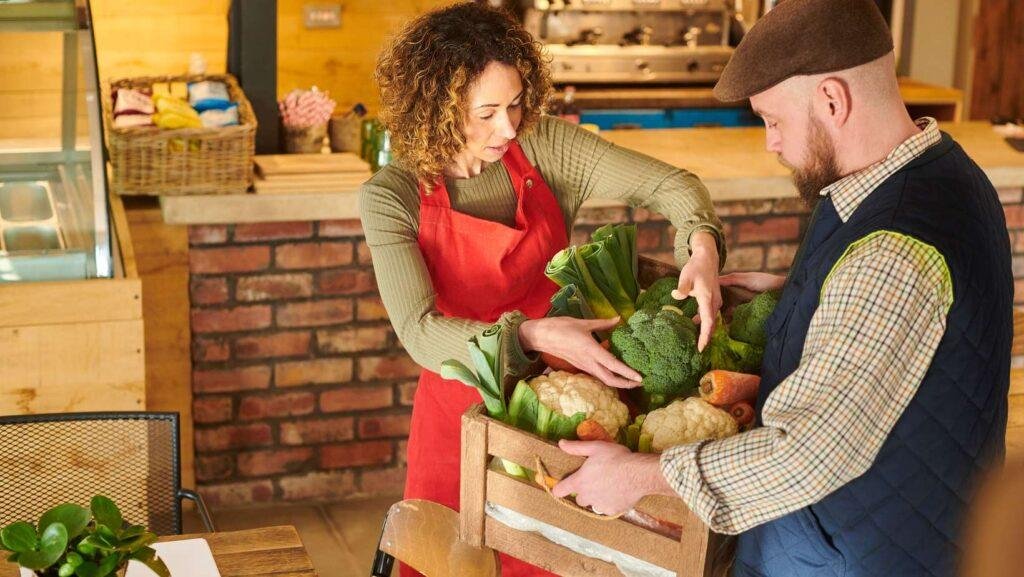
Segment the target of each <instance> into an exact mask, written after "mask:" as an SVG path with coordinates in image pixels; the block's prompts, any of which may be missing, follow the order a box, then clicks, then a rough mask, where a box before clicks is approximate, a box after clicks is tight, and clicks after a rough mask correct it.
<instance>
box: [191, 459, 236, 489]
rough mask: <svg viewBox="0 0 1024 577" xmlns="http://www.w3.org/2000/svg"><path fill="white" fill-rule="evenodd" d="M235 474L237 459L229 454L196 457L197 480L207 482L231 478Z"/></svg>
mask: <svg viewBox="0 0 1024 577" xmlns="http://www.w3.org/2000/svg"><path fill="white" fill-rule="evenodd" d="M234 474H235V460H234V459H233V458H232V457H231V456H229V455H216V456H213V457H211V456H203V455H200V456H198V457H196V481H199V482H200V483H205V482H209V481H221V480H223V479H229V478H231V477H233V476H234Z"/></svg>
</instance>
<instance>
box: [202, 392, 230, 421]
mask: <svg viewBox="0 0 1024 577" xmlns="http://www.w3.org/2000/svg"><path fill="white" fill-rule="evenodd" d="M231 415H232V408H231V397H211V396H208V395H202V396H199V397H197V398H196V399H195V400H194V401H192V418H193V419H195V422H197V423H201V424H209V423H223V422H224V421H230V420H231Z"/></svg>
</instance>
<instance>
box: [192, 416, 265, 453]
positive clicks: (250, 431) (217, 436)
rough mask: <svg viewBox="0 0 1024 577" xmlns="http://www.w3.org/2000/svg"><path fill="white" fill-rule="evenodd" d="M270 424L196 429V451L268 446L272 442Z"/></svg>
mask: <svg viewBox="0 0 1024 577" xmlns="http://www.w3.org/2000/svg"><path fill="white" fill-rule="evenodd" d="M271 441H272V437H271V431H270V425H268V424H267V423H253V424H251V425H228V426H223V427H216V428H212V429H206V428H203V429H197V430H196V451H197V452H200V453H201V452H210V451H227V450H230V449H244V448H248V447H266V446H268V445H270V444H271Z"/></svg>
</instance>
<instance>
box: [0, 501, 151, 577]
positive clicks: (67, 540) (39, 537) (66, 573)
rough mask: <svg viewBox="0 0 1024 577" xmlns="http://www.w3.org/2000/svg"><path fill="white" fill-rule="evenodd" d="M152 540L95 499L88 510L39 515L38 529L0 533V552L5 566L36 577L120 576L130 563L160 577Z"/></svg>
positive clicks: (68, 508)
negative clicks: (13, 565)
mask: <svg viewBox="0 0 1024 577" xmlns="http://www.w3.org/2000/svg"><path fill="white" fill-rule="evenodd" d="M154 541H156V535H155V534H153V533H152V532H150V531H147V530H146V528H145V527H143V526H141V525H128V524H127V523H125V521H124V519H123V518H122V517H121V511H120V510H119V509H118V508H117V505H115V504H114V502H113V501H111V500H110V499H109V498H107V497H104V496H102V495H96V496H95V497H93V498H92V501H91V502H90V504H89V508H88V509H86V508H85V507H81V506H79V505H75V504H73V503H64V504H63V505H57V506H56V507H54V508H52V509H50V510H49V511H47V512H45V513H43V516H42V517H40V518H39V524H38V526H33V525H32V524H31V523H27V522H25V521H18V522H17V523H12V524H10V525H8V526H6V527H4V528H3V529H0V548H3V549H6V550H7V551H10V552H11V555H10V556H9V557H8V558H7V560H8V561H11V562H14V563H17V564H18V565H20V566H21V567H23V568H24V569H28V570H29V571H32V572H34V574H35V575H36V576H38V577H71V576H73V575H74V576H77V577H106V576H114V575H123V574H124V569H125V567H127V566H128V561H129V560H131V559H135V560H136V561H139V562H140V563H143V564H144V565H146V566H147V567H149V568H150V569H151V570H152V571H153V572H154V573H156V574H157V575H160V577H170V572H169V571H168V570H167V566H166V565H164V562H163V561H161V560H160V559H159V558H157V556H156V551H155V550H154V549H153V548H152V547H150V546H149V545H150V544H152V543H153V542H154Z"/></svg>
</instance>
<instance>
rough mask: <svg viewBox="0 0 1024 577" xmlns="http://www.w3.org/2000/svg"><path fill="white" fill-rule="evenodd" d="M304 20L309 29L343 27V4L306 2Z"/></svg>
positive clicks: (303, 10)
mask: <svg viewBox="0 0 1024 577" xmlns="http://www.w3.org/2000/svg"><path fill="white" fill-rule="evenodd" d="M302 22H303V23H304V24H305V26H306V29H307V30H312V29H314V28H341V4H304V5H303V6H302Z"/></svg>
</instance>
